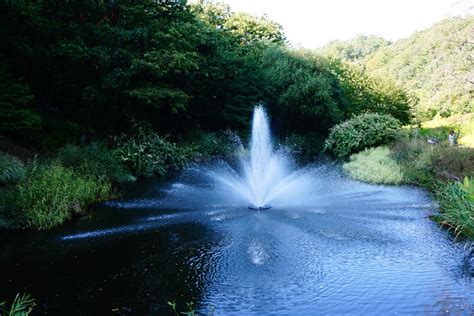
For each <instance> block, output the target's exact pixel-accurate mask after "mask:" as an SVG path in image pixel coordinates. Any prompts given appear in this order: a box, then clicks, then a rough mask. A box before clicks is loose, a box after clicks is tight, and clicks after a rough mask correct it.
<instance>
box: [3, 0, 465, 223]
mask: <svg viewBox="0 0 474 316" xmlns="http://www.w3.org/2000/svg"><path fill="white" fill-rule="evenodd" d="M473 25H474V21H473V19H472V17H467V18H453V19H448V20H445V21H443V22H440V23H438V24H437V25H435V26H433V27H432V28H430V29H428V30H425V31H422V32H418V33H416V34H414V35H413V36H412V37H410V38H408V39H405V40H401V41H397V42H394V43H391V42H389V41H386V40H384V39H381V38H378V37H375V36H361V37H358V38H357V39H355V40H352V41H349V42H337V41H336V42H332V43H330V44H329V45H328V46H327V47H326V48H324V49H322V50H318V51H309V50H304V49H294V48H291V47H290V46H289V45H288V43H287V42H286V39H285V34H284V32H283V29H282V27H281V26H280V25H279V24H278V23H276V22H274V21H271V20H270V19H268V18H267V17H258V16H253V15H249V14H246V13H236V12H233V11H232V10H231V9H230V8H229V7H228V6H227V5H225V4H222V3H216V2H210V1H197V2H194V3H192V4H191V3H187V2H186V1H152V0H141V1H135V2H133V3H132V2H126V1H112V2H110V3H106V2H101V1H99V2H97V1H81V2H75V3H69V2H64V3H63V2H57V1H49V0H48V1H41V2H37V1H0V35H1V36H2V38H3V39H4V40H3V41H2V42H1V43H0V90H2V93H1V94H0V122H1V124H0V150H1V152H2V153H1V154H0V186H2V188H1V191H0V195H1V196H2V198H1V200H2V201H3V203H2V205H1V206H0V212H1V213H2V214H4V215H1V214H0V217H1V218H5V217H6V218H9V219H10V220H11V221H12V222H13V225H14V226H20V227H31V228H49V227H53V226H55V225H58V224H60V223H62V222H63V221H65V220H67V219H69V218H72V217H74V215H75V214H84V213H85V212H86V211H87V209H88V207H89V206H90V205H91V204H93V203H95V202H97V201H101V200H104V199H107V198H110V197H111V196H114V195H115V194H117V190H116V187H117V185H118V184H120V183H123V182H128V181H134V180H136V179H140V178H146V177H163V176H166V175H167V174H169V173H170V172H173V171H176V170H179V169H181V168H183V167H185V166H186V165H187V164H189V163H192V162H201V161H203V160H208V159H213V158H215V157H220V158H225V157H228V156H229V155H233V153H234V152H235V148H237V147H238V144H237V143H236V141H235V139H236V138H235V135H239V136H240V137H241V138H242V139H244V140H246V139H247V138H248V134H247V133H248V125H249V117H250V115H251V111H252V109H253V107H254V105H255V104H258V103H262V104H264V105H265V107H266V109H267V111H268V112H269V114H270V116H271V124H272V128H273V131H274V134H275V135H276V136H277V137H278V138H280V139H281V140H282V144H283V145H284V146H285V147H286V149H288V150H291V151H293V152H295V153H298V154H300V155H306V156H310V157H313V156H314V155H316V154H318V153H319V152H321V151H322V150H323V148H326V149H327V150H329V151H332V152H333V153H334V154H335V155H336V156H337V157H339V158H346V157H349V156H350V155H351V154H357V153H358V152H360V151H361V150H365V151H364V152H362V153H360V154H357V156H353V157H352V158H350V159H351V161H350V162H349V164H348V166H346V169H347V170H348V171H349V172H350V170H354V169H355V168H356V167H355V166H358V167H357V170H358V171H357V173H353V176H354V177H356V178H357V177H358V178H359V179H364V180H365V181H370V182H377V183H381V182H382V183H401V182H403V183H415V184H418V185H423V186H427V187H435V185H434V183H435V182H436V181H439V180H441V181H451V182H453V181H460V180H462V179H463V177H464V176H468V177H470V176H472V169H471V165H470V162H469V163H468V161H471V160H470V159H471V158H470V157H471V152H470V150H469V149H461V148H454V147H448V146H444V145H440V146H435V147H432V146H429V145H427V144H426V138H428V137H434V136H436V137H438V139H439V140H443V139H445V134H446V132H447V129H451V128H454V129H455V130H456V131H457V132H458V134H459V136H460V137H459V140H460V143H461V144H463V145H464V146H468V145H469V144H472V142H471V141H472V138H473V137H472V135H473V134H472V133H473V130H474V128H471V127H472V126H473V124H472V113H471V112H472V82H470V81H469V80H470V74H471V72H472V65H470V64H469V62H472V60H470V61H469V58H470V57H469V56H470V53H471V51H472V45H471V44H472V43H470V41H469V38H468V35H469V34H472V32H470V30H472V28H473ZM440 65H442V66H443V67H439V66H440ZM432 69H439V71H437V72H433V71H432ZM452 115H456V118H457V119H456V122H458V123H459V124H458V123H456V124H458V125H456V126H452V125H455V123H454V121H452V117H453V116H452ZM449 116H451V117H449ZM426 120H430V121H429V122H425V121H426ZM343 122H344V123H343ZM465 122H470V123H469V124H468V126H471V127H469V128H467V127H466V126H467V124H466V123H465ZM414 123H415V124H419V125H420V126H421V128H418V129H413V130H408V129H405V128H404V129H400V126H411V124H414ZM447 123H449V124H447ZM436 124H439V126H436ZM446 126H449V127H446ZM415 131H416V133H415ZM435 133H437V134H436V135H434V134H435ZM325 139H326V141H324V140H325ZM376 146H385V147H382V148H378V149H377V148H376V149H370V148H371V147H376ZM240 154H241V153H240ZM366 163H371V164H372V166H373V167H374V168H381V169H380V170H382V169H383V168H385V169H386V170H387V171H389V172H388V173H382V172H381V173H380V175H381V174H385V176H383V177H381V178H380V177H379V179H370V178H367V176H369V177H370V176H371V174H370V173H369V174H368V175H366V174H364V172H363V166H364V165H365V164H366ZM350 166H352V167H350ZM399 169H400V170H401V174H402V178H403V179H402V180H400V179H399V175H400V173H399V172H398V170H399ZM435 180H436V181H435ZM49 183H51V185H47V184H49ZM66 187H67V188H69V189H68V192H65V190H63V189H62V188H66ZM0 222H2V221H1V220H0Z"/></svg>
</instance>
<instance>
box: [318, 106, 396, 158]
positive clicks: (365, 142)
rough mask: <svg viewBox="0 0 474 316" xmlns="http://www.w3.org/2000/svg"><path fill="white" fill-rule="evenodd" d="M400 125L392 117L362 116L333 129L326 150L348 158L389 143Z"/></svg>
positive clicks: (326, 143)
mask: <svg viewBox="0 0 474 316" xmlns="http://www.w3.org/2000/svg"><path fill="white" fill-rule="evenodd" d="M399 127H400V123H399V122H398V121H397V120H396V119H394V118H393V117H391V116H390V115H381V114H361V115H358V116H355V117H354V118H352V119H350V120H347V121H345V122H343V123H341V124H338V125H336V126H334V127H333V128H331V132H330V133H329V136H328V138H327V139H326V141H325V149H326V150H329V151H331V152H332V153H334V154H335V155H336V156H338V157H347V156H349V155H350V154H352V153H355V152H358V151H361V150H362V149H364V148H368V147H374V146H378V145H382V144H386V143H388V142H389V141H390V140H392V139H393V138H394V136H395V135H396V131H397V130H398V128H399Z"/></svg>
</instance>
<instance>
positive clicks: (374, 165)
mask: <svg viewBox="0 0 474 316" xmlns="http://www.w3.org/2000/svg"><path fill="white" fill-rule="evenodd" d="M343 168H344V170H345V171H346V172H347V173H348V174H349V176H350V177H351V178H353V179H356V180H360V181H364V182H369V183H383V184H401V183H403V182H404V177H403V172H402V168H401V167H400V166H399V165H398V163H397V162H396V161H395V160H394V159H393V158H392V157H391V153H390V149H389V148H388V147H385V146H382V147H377V148H368V149H365V150H363V151H362V152H360V153H357V154H353V155H352V156H351V157H350V161H349V162H347V163H345V164H344V165H343Z"/></svg>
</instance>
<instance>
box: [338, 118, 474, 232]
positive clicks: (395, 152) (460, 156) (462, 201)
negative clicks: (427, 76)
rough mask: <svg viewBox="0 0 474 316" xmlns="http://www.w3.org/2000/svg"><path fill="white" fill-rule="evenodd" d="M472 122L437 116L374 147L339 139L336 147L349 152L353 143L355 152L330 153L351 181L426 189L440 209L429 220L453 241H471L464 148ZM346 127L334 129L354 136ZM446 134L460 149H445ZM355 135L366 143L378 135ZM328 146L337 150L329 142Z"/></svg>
mask: <svg viewBox="0 0 474 316" xmlns="http://www.w3.org/2000/svg"><path fill="white" fill-rule="evenodd" d="M359 120H360V118H357V121H359ZM355 121H356V120H354V122H355ZM349 122H350V121H349ZM473 122H474V121H473V115H472V114H465V115H458V116H456V117H452V118H437V119H434V120H432V121H429V122H425V123H423V124H422V125H421V128H420V127H413V128H403V129H400V130H398V132H397V133H396V134H394V136H393V137H392V138H391V139H386V140H384V141H382V142H379V143H378V144H377V145H378V147H372V146H373V145H372V144H370V145H365V146H360V144H361V143H362V142H361V141H360V140H358V139H352V140H351V139H350V137H345V138H344V142H343V143H342V142H340V143H341V144H344V146H346V147H347V148H349V147H351V146H352V147H351V148H354V147H355V145H353V143H354V144H356V145H358V146H359V147H357V151H355V153H354V150H350V151H349V150H346V151H345V152H344V154H343V155H341V151H340V150H339V151H335V152H334V154H335V155H337V156H339V157H341V158H342V159H343V161H345V162H344V163H343V169H344V171H345V172H346V173H347V174H348V175H349V176H350V177H351V178H353V179H356V180H360V181H364V182H369V183H381V184H394V185H396V184H402V183H406V184H413V185H417V186H421V187H424V188H427V189H428V190H430V191H431V192H433V194H434V196H435V197H436V199H437V200H438V202H439V206H440V212H439V214H436V215H434V216H433V219H434V220H436V222H438V223H439V224H440V225H442V226H443V227H446V228H448V229H449V230H450V231H452V232H453V233H454V234H455V236H456V238H458V237H461V236H464V237H467V238H469V239H472V240H474V197H473V196H474V193H473V192H474V188H473V187H474V186H473V184H472V181H473V180H472V179H473V178H474V148H472V147H470V146H471V143H470V141H471V138H472V132H473V130H474V128H473V126H474V124H473ZM350 125H351V124H349V123H347V122H346V123H344V125H340V126H339V127H338V128H337V129H336V130H337V131H338V134H340V135H345V134H346V133H347V134H350V135H351V136H352V135H357V133H354V132H353V131H352V129H353V127H351V129H349V128H347V129H344V127H345V126H350ZM353 125H354V124H352V126H353ZM451 130H455V131H456V133H457V135H458V136H459V141H460V145H458V146H450V145H449V143H448V140H447V135H448V133H449V131H451ZM358 133H359V134H363V135H364V137H365V138H367V139H373V138H377V137H378V138H379V139H380V137H379V136H378V135H377V133H380V132H378V131H376V132H372V131H371V130H368V129H367V130H363V131H360V130H359V131H358ZM330 136H331V135H330ZM434 138H435V139H437V140H438V143H437V144H429V143H428V139H434ZM333 142H336V143H337V142H338V140H337V139H335V140H333ZM340 146H341V145H340ZM340 146H339V147H340ZM332 148H337V147H336V146H334V145H333V144H332ZM329 150H331V148H329Z"/></svg>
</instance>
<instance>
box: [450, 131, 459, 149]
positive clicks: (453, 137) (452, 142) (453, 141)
mask: <svg viewBox="0 0 474 316" xmlns="http://www.w3.org/2000/svg"><path fill="white" fill-rule="evenodd" d="M448 141H449V145H450V146H454V145H457V143H458V141H457V139H456V133H455V132H454V131H453V130H452V131H451V132H449V134H448Z"/></svg>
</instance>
